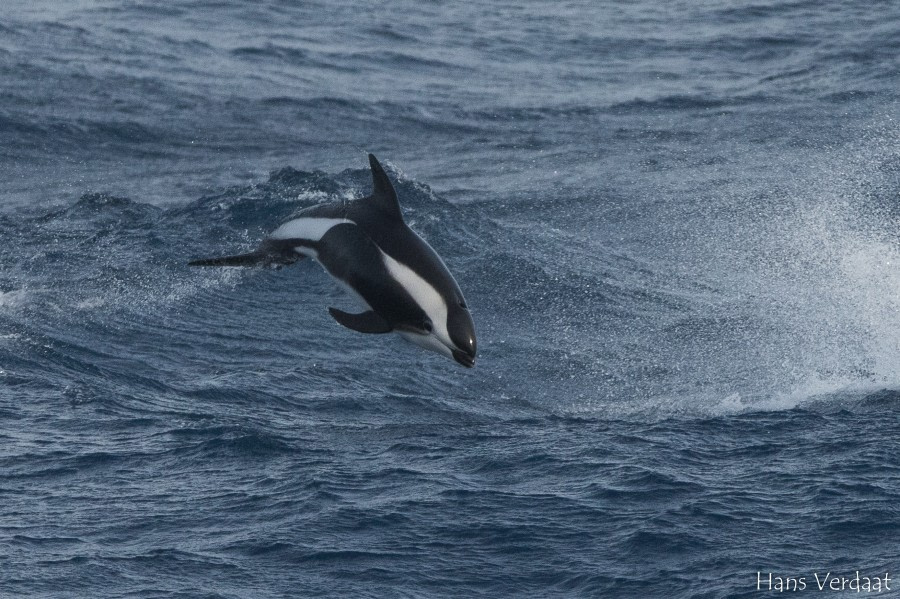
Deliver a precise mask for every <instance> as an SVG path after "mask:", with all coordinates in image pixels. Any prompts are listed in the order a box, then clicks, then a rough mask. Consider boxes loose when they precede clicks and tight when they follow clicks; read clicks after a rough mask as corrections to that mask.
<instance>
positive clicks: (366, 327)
mask: <svg viewBox="0 0 900 599" xmlns="http://www.w3.org/2000/svg"><path fill="white" fill-rule="evenodd" d="M328 313H329V314H331V316H332V317H333V318H334V319H335V320H336V321H338V324H341V325H343V326H345V327H347V328H348V329H352V330H354V331H357V332H359V333H390V332H391V331H393V330H394V328H393V327H392V326H391V325H390V323H389V322H388V321H386V320H385V319H384V318H382V317H381V316H379V315H378V314H376V313H375V312H373V311H371V310H369V311H368V312H362V313H361V314H350V313H348V312H344V311H343V310H338V309H337V308H328Z"/></svg>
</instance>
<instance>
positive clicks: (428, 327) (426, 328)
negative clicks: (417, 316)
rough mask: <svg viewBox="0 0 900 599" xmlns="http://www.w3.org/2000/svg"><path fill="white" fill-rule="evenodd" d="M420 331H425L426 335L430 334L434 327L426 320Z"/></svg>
mask: <svg viewBox="0 0 900 599" xmlns="http://www.w3.org/2000/svg"><path fill="white" fill-rule="evenodd" d="M422 330H423V331H425V332H426V333H430V332H431V331H433V330H434V326H432V324H431V321H430V320H426V321H425V322H423V323H422Z"/></svg>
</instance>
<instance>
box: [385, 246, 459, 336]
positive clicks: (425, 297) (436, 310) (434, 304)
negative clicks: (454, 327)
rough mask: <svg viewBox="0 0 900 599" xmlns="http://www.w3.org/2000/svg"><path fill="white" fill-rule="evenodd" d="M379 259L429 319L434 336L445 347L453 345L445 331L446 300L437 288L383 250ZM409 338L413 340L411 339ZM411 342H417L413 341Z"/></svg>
mask: <svg viewBox="0 0 900 599" xmlns="http://www.w3.org/2000/svg"><path fill="white" fill-rule="evenodd" d="M381 259H382V260H383V261H384V265H385V266H386V267H387V269H388V272H389V273H390V274H391V276H392V277H394V279H396V280H397V282H398V283H400V285H401V286H402V287H403V288H404V289H406V292H407V293H409V295H410V296H411V297H412V298H413V300H414V301H415V302H416V303H417V304H419V307H420V308H422V310H424V311H425V314H427V315H428V318H430V319H431V324H432V326H433V327H434V332H433V334H434V336H435V337H437V338H438V339H439V340H440V341H441V343H444V344H445V345H446V346H447V347H453V342H452V341H451V340H450V333H449V332H447V302H445V301H444V298H443V297H441V294H440V293H438V290H437V289H435V288H434V287H433V286H432V285H431V283H429V282H428V281H426V280H425V279H423V278H422V277H420V276H419V275H418V274H417V273H416V272H415V271H414V270H412V269H411V268H410V267H408V266H406V265H405V264H400V263H399V262H397V261H396V260H394V259H393V258H391V257H390V256H388V255H387V254H385V253H384V252H381ZM410 340H411V341H413V340H412V339H410ZM413 343H417V342H416V341H413Z"/></svg>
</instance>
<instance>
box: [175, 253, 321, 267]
mask: <svg viewBox="0 0 900 599" xmlns="http://www.w3.org/2000/svg"><path fill="white" fill-rule="evenodd" d="M301 258H303V256H301V255H300V254H297V253H295V252H280V253H273V252H261V251H256V252H250V253H249V254H240V255H238V256H221V257H219V258H203V259H201V260H191V261H190V262H188V266H244V267H253V266H275V267H280V266H287V265H288V264H293V263H294V262H296V261H297V260H300V259H301Z"/></svg>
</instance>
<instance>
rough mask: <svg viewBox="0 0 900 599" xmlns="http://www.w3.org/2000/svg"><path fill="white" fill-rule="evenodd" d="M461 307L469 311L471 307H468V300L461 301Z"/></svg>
mask: <svg viewBox="0 0 900 599" xmlns="http://www.w3.org/2000/svg"><path fill="white" fill-rule="evenodd" d="M459 307H460V308H462V309H463V310H468V309H469V306H467V305H466V300H460V302H459Z"/></svg>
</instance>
